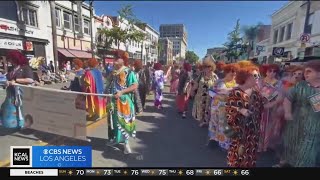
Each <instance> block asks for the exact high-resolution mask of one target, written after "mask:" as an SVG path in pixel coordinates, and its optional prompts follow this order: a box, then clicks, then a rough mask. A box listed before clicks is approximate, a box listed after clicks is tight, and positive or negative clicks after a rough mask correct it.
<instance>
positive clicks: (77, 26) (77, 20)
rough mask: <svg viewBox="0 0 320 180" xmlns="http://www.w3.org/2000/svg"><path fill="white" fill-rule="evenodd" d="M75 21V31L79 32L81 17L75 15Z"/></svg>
mask: <svg viewBox="0 0 320 180" xmlns="http://www.w3.org/2000/svg"><path fill="white" fill-rule="evenodd" d="M73 22H74V31H76V32H79V31H80V23H79V19H78V17H77V16H74V17H73Z"/></svg>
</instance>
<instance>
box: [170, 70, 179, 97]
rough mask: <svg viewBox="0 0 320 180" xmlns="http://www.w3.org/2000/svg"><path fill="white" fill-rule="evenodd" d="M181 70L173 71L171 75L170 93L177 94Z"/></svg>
mask: <svg viewBox="0 0 320 180" xmlns="http://www.w3.org/2000/svg"><path fill="white" fill-rule="evenodd" d="M179 75H180V70H179V69H173V70H172V73H171V81H170V93H177V90H178V84H179Z"/></svg>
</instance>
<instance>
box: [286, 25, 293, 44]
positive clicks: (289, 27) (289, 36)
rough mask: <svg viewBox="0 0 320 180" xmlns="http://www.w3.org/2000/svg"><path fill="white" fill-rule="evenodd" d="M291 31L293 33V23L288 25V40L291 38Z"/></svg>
mask: <svg viewBox="0 0 320 180" xmlns="http://www.w3.org/2000/svg"><path fill="white" fill-rule="evenodd" d="M291 33H292V23H290V24H288V25H287V35H286V40H289V39H291Z"/></svg>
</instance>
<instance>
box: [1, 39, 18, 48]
mask: <svg viewBox="0 0 320 180" xmlns="http://www.w3.org/2000/svg"><path fill="white" fill-rule="evenodd" d="M0 48H2V49H20V50H23V46H22V41H21V40H14V39H0Z"/></svg>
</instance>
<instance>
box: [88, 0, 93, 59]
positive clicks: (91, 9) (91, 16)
mask: <svg viewBox="0 0 320 180" xmlns="http://www.w3.org/2000/svg"><path fill="white" fill-rule="evenodd" d="M89 5H90V26H91V27H90V29H91V55H92V58H94V43H93V20H92V19H93V0H91V1H90V2H89Z"/></svg>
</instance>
